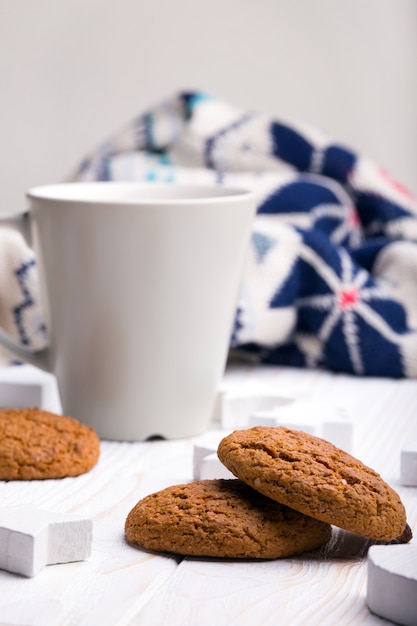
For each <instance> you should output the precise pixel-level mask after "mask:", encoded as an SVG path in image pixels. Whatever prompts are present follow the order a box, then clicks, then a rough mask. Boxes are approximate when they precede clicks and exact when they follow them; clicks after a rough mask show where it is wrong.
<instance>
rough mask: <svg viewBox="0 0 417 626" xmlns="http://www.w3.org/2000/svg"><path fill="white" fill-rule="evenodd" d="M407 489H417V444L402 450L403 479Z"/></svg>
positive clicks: (401, 480) (402, 482)
mask: <svg viewBox="0 0 417 626" xmlns="http://www.w3.org/2000/svg"><path fill="white" fill-rule="evenodd" d="M400 482H401V484H402V485H404V486H405V487H417V442H414V443H411V444H409V445H407V446H405V447H404V448H403V449H402V450H401V479H400Z"/></svg>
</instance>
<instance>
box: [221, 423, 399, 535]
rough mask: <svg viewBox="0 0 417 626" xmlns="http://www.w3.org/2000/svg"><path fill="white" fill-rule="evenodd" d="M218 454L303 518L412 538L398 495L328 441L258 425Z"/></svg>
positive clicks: (363, 532)
mask: <svg viewBox="0 0 417 626" xmlns="http://www.w3.org/2000/svg"><path fill="white" fill-rule="evenodd" d="M218 456H219V459H220V460H221V462H222V463H223V464H224V465H225V466H226V467H227V468H228V469H229V470H230V471H231V472H232V473H233V474H234V475H235V476H237V477H238V478H240V479H241V480H243V481H244V482H245V483H247V484H248V485H250V486H251V487H253V488H254V489H257V490H258V491H259V492H260V493H263V494H264V495H265V496H268V497H270V498H273V499H274V500H276V501H277V502H281V503H282V504H285V505H287V506H289V507H292V508H294V509H296V510H297V511H300V512H301V513H304V514H305V515H310V516H311V517H314V518H316V519H319V520H321V521H322V522H327V523H328V524H334V525H335V526H339V527H340V528H344V529H345V530H349V531H351V532H355V533H358V534H360V535H364V536H366V537H369V538H371V539H376V540H381V541H392V540H393V539H398V538H400V537H401V536H402V540H403V541H409V540H410V539H411V531H410V529H409V528H408V526H407V523H406V513H405V509H404V506H403V504H402V502H401V500H400V497H399V496H398V494H397V493H396V492H395V491H394V490H393V489H392V488H391V487H390V486H389V485H387V483H386V482H384V480H383V479H382V478H381V476H380V475H379V474H377V473H376V472H375V471H374V470H372V469H370V468H369V467H367V466H366V465H364V464H363V463H361V461H358V460H357V459H355V458H354V457H353V456H351V455H350V454H348V453H347V452H344V451H343V450H340V449H339V448H337V447H336V446H334V445H333V444H331V443H329V442H328V441H325V440H324V439H320V438H319V437H314V436H313V435H308V434H307V433H304V432H301V431H297V430H290V429H288V428H284V427H276V428H269V427H263V426H258V427H255V428H250V429H248V430H238V431H235V432H234V433H232V434H231V435H228V436H227V437H225V438H224V439H223V440H222V441H221V442H220V445H219V447H218Z"/></svg>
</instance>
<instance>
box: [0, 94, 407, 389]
mask: <svg viewBox="0 0 417 626" xmlns="http://www.w3.org/2000/svg"><path fill="white" fill-rule="evenodd" d="M71 180H73V181H75V180H86V181H88V180H108V181H112V180H137V181H155V182H167V183H218V184H221V185H231V186H238V187H244V188H251V189H253V190H254V191H255V192H256V194H257V199H258V210H257V215H256V218H255V221H254V225H253V232H252V238H251V242H250V246H249V249H248V255H247V261H246V266H245V270H244V275H243V280H242V285H241V290H240V297H239V302H238V304H237V311H236V319H235V325H234V328H233V332H232V336H231V344H230V345H231V347H232V348H234V349H235V350H238V351H240V352H241V353H245V354H249V355H250V356H251V358H253V359H257V360H259V361H260V362H263V363H275V364H283V365H291V366H298V367H322V368H328V369H331V370H333V371H340V372H348V373H352V374H356V375H371V376H387V377H417V297H416V296H415V295H414V294H415V293H416V291H417V290H416V287H417V262H414V263H411V262H410V259H416V260H417V204H416V199H415V198H414V196H413V195H412V194H411V193H410V192H409V191H408V190H407V189H406V188H405V187H404V186H403V185H401V184H400V183H398V182H397V181H395V180H393V179H392V177H391V176H390V175H389V174H388V173H387V172H386V171H385V170H384V169H382V168H381V167H380V166H379V165H377V164H375V163H374V162H372V161H371V160H370V159H368V158H367V157H365V156H364V155H361V154H359V153H357V152H355V151H354V150H352V149H350V148H348V147H345V146H342V145H339V144H338V143H337V142H334V141H332V140H331V139H330V138H329V137H327V136H326V135H325V134H323V133H321V132H320V131H319V130H318V129H316V128H313V127H310V126H308V125H306V124H302V123H299V122H296V121H293V122H290V121H287V120H285V121H283V120H280V119H278V118H275V119H273V118H271V117H270V116H267V115H265V114H263V113H261V112H257V111H249V112H248V111H243V110H241V109H240V108H238V107H235V106H233V105H231V104H229V103H227V102H223V101H222V100H219V99H217V98H214V97H211V96H210V95H207V94H205V93H200V92H187V93H179V94H175V95H173V96H172V97H171V98H169V99H167V100H165V101H164V102H162V103H160V104H158V105H156V106H155V107H154V108H153V109H151V110H150V111H147V112H145V113H143V114H142V115H139V116H137V117H136V118H135V119H134V120H132V122H131V123H129V124H128V125H127V126H126V127H124V128H122V129H121V131H120V133H117V134H116V135H115V136H114V137H111V138H109V139H108V140H107V141H106V142H104V143H103V145H102V146H100V147H99V148H98V149H97V150H96V151H94V152H93V153H92V154H90V155H88V156H87V157H86V158H85V159H83V161H82V162H81V164H80V166H79V167H78V168H77V170H76V171H75V173H74V175H73V176H72V177H71ZM4 297H6V296H5V294H4ZM25 302H26V304H25V306H29V305H28V302H29V300H27V301H25ZM34 302H35V303H36V302H37V298H36V297H35V298H34ZM12 305H13V306H14V307H16V303H14V304H13V303H12ZM35 306H36V305H35ZM18 310H19V309H16V311H18ZM16 323H18V324H20V323H21V322H20V321H18V320H17V319H16ZM30 332H32V331H28V330H26V329H25V328H22V329H21V337H22V340H23V341H24V337H25V333H27V334H28V336H29V335H30Z"/></svg>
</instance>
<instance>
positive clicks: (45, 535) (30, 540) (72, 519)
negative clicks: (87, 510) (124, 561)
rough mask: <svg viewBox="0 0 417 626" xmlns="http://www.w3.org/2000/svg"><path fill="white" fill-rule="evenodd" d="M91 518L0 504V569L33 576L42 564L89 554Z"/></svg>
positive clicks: (83, 556) (66, 560)
mask: <svg viewBox="0 0 417 626" xmlns="http://www.w3.org/2000/svg"><path fill="white" fill-rule="evenodd" d="M92 536H93V523H92V520H91V519H87V518H84V517H79V516H76V515H71V514H68V513H53V512H51V511H44V510H41V509H38V508H36V507H34V506H31V505H16V506H9V507H5V506H0V569H4V570H7V571H9V572H14V573H16V574H22V575H23V576H35V575H36V574H37V573H38V572H39V571H40V570H41V569H42V568H43V567H45V566H46V565H53V564H57V563H70V562H72V561H83V560H85V559H87V558H88V557H89V556H90V554H91V544H92Z"/></svg>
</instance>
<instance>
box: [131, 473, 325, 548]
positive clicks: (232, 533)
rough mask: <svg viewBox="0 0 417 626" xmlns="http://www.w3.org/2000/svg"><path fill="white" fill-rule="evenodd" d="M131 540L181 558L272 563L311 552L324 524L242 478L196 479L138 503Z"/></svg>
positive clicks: (319, 540) (133, 513)
mask: <svg viewBox="0 0 417 626" xmlns="http://www.w3.org/2000/svg"><path fill="white" fill-rule="evenodd" d="M125 534H126V538H127V540H128V541H129V542H131V543H135V544H139V545H140V546H142V547H143V548H145V549H147V550H154V551H158V552H172V553H175V554H181V555H184V556H200V557H226V558H233V559H236V558H259V559H276V558H279V557H287V556H292V555H295V554H300V553H302V552H306V551H309V550H314V549H315V548H319V547H320V546H322V545H323V544H325V543H326V542H327V541H328V540H329V538H330V535H331V527H330V526H329V525H328V524H325V523H323V522H319V521H317V520H314V519H311V518H309V517H307V516H305V515H302V514H301V513H297V512H296V511H294V510H292V509H289V508H288V507H286V506H283V505H281V504H278V503H277V502H274V501H273V500H271V499H269V498H265V497H264V496H262V495H261V494H260V493H258V492H257V491H255V490H253V489H251V488H250V487H248V486H247V485H245V483H243V482H241V481H240V480H234V479H233V480H224V479H218V480H199V481H194V482H192V483H188V484H184V485H176V486H173V487H168V488H167V489H164V490H163V491H159V492H157V493H154V494H151V495H149V496H147V497H146V498H144V499H143V500H140V501H139V502H138V503H137V504H136V506H135V507H134V508H133V509H132V510H131V511H130V513H129V515H128V516H127V519H126V523H125Z"/></svg>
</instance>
